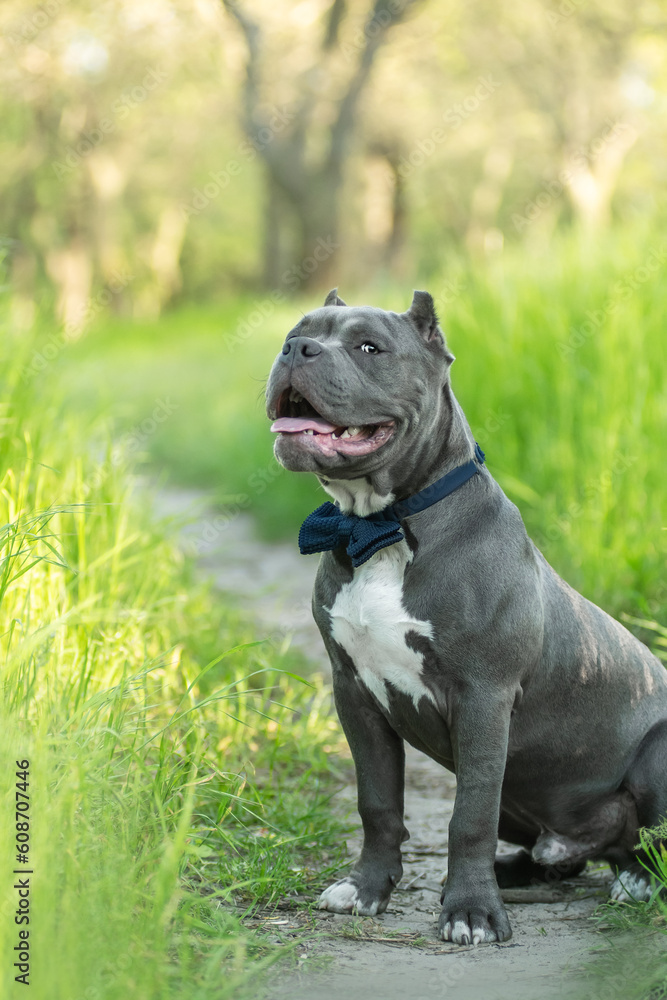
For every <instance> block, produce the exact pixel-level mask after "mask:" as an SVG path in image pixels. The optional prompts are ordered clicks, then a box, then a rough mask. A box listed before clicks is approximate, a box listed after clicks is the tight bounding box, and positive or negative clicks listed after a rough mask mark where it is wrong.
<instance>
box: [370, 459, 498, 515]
mask: <svg viewBox="0 0 667 1000" xmlns="http://www.w3.org/2000/svg"><path fill="white" fill-rule="evenodd" d="M477 462H479V464H480V465H483V464H484V452H483V451H482V449H481V448H480V446H479V445H478V444H477V442H475V458H471V459H470V461H469V462H465V464H464V465H457V466H456V468H455V469H452V471H451V472H448V473H447V475H445V476H442V478H441V479H437V480H436V481H435V482H434V483H431V485H430V486H426V487H425V488H424V489H423V490H420V491H419V493H414V494H413V495H412V496H411V497H408V498H407V500H399V501H398V502H397V503H394V504H392V505H391V507H385V509H384V510H382V511H380V512H379V513H380V514H386V515H387V520H391V521H402V520H403V518H404V517H409V516H410V514H418V513H419V512H420V511H422V510H426V508H427V507H432V506H433V504H434V503H438V501H439V500H444V498H445V497H446V496H449V494H450V493H453V492H454V491H455V490H458V488H459V486H463V484H464V483H467V482H468V480H469V479H471V478H472V477H473V476H474V475H475V474H476V473H477V471H478V467H477ZM374 516H375V515H374V514H371V515H370V517H374Z"/></svg>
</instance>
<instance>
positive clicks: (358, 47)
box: [223, 0, 418, 287]
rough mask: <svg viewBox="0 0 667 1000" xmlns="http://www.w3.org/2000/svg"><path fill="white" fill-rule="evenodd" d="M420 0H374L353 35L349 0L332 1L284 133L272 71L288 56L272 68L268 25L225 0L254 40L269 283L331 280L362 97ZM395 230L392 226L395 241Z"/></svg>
mask: <svg viewBox="0 0 667 1000" xmlns="http://www.w3.org/2000/svg"><path fill="white" fill-rule="evenodd" d="M417 2H418V0H375V2H374V3H373V5H372V7H371V9H370V10H369V12H368V15H367V17H366V20H365V23H364V25H363V28H361V29H359V28H357V30H356V32H355V34H354V35H352V36H351V37H348V36H346V35H344V32H343V31H342V27H343V21H344V19H345V17H346V14H347V6H348V5H347V0H333V2H332V3H331V4H330V6H329V8H328V11H327V12H326V15H325V17H324V23H323V26H322V31H321V41H320V43H319V45H318V46H316V47H315V51H314V52H313V54H312V61H311V63H310V65H308V66H306V67H305V68H300V70H299V73H298V80H297V81H296V85H297V90H298V95H299V96H298V99H297V100H296V101H295V103H294V104H293V106H292V107H291V109H290V111H289V119H290V121H289V124H288V125H287V126H286V127H285V128H283V129H281V130H280V132H277V131H276V130H274V129H272V126H271V120H270V119H269V118H268V117H267V111H266V92H267V91H270V90H271V88H272V86H274V85H275V79H272V77H273V78H275V75H276V73H279V74H281V76H283V77H284V75H285V74H286V72H287V67H288V66H290V65H291V60H290V58H289V53H283V57H282V58H281V59H280V61H279V62H278V63H277V64H276V63H274V64H273V65H272V66H270V67H269V65H268V64H269V60H268V59H267V58H266V56H265V52H264V44H263V42H264V38H263V35H264V32H263V30H262V27H261V26H260V24H259V23H258V21H257V20H256V19H255V18H252V17H251V16H250V15H249V14H248V12H247V10H246V9H245V7H244V6H243V4H242V3H241V2H239V0H223V3H224V6H225V8H226V9H227V11H228V12H229V13H230V14H231V16H232V17H234V18H235V19H236V21H237V22H238V24H239V25H240V27H241V29H242V31H243V35H244V37H245V41H246V45H247V53H248V55H247V68H246V77H245V85H244V100H243V127H244V129H245V132H246V135H247V136H248V139H249V140H250V142H251V143H252V144H253V146H254V147H255V149H257V150H258V152H259V154H260V156H261V157H262V159H263V161H264V163H265V166H266V174H267V190H266V194H265V216H264V282H265V284H266V285H267V287H276V286H277V285H279V284H281V283H283V284H287V285H288V286H291V287H297V286H298V285H303V286H307V285H308V284H310V283H315V284H317V285H326V284H327V282H328V281H329V280H330V279H329V273H330V272H332V271H333V269H334V268H335V267H336V264H337V261H336V257H337V254H336V250H337V249H338V247H339V235H340V193H341V187H342V183H343V179H344V169H345V164H346V161H347V159H348V156H349V153H350V144H351V138H352V134H353V132H354V129H355V127H356V125H357V121H358V111H359V102H360V98H361V95H362V92H363V91H364V89H365V87H366V86H367V85H368V82H369V78H370V74H371V70H372V67H373V64H374V62H375V59H376V56H377V53H378V50H379V49H380V47H381V46H382V45H383V44H384V43H385V42H386V39H387V35H388V33H389V31H390V29H391V28H392V27H394V26H395V25H397V24H398V23H399V22H400V21H402V20H403V18H404V17H405V15H406V13H407V11H408V9H409V8H411V7H413V6H415V5H416V3H417ZM344 64H347V65H348V66H349V67H350V71H349V72H348V73H347V75H344V72H342V70H343V66H344ZM345 69H347V67H345ZM334 94H337V97H334ZM332 101H333V102H334V103H335V110H334V111H333V113H331V110H330V106H331V104H332ZM327 104H328V105H329V110H328V109H327V107H326V105H327ZM269 113H270V112H269ZM274 114H275V113H274ZM312 130H317V131H319V132H322V133H323V134H322V135H320V136H319V137H318V139H317V143H318V155H316V156H314V155H312V146H313V142H312V140H310V141H309V133H310V132H311V131H312ZM309 153H310V155H309ZM295 235H296V238H294V237H295ZM396 236H397V234H396V232H395V233H394V239H395V238H396ZM318 250H319V251H320V252H319V253H318ZM320 258H321V260H320ZM310 261H314V262H315V263H317V264H318V265H319V266H318V267H317V269H316V270H315V269H313V270H310V267H309V262H310ZM286 274H287V275H288V277H287V279H285V275H286Z"/></svg>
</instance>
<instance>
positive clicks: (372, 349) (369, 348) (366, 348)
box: [359, 340, 380, 354]
mask: <svg viewBox="0 0 667 1000" xmlns="http://www.w3.org/2000/svg"><path fill="white" fill-rule="evenodd" d="M359 350H360V351H363V352H364V354H379V353H380V349H379V348H378V347H376V346H375V344H371V343H369V341H367V340H366V341H364V343H363V344H362V345H361V347H360V348H359Z"/></svg>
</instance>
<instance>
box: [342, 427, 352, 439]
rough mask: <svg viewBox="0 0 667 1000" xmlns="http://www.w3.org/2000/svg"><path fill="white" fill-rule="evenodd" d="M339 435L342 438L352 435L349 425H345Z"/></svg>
mask: <svg viewBox="0 0 667 1000" xmlns="http://www.w3.org/2000/svg"><path fill="white" fill-rule="evenodd" d="M341 437H342V438H349V437H352V435H351V434H350V428H349V427H346V428H345V430H344V431H343V433H342V434H341Z"/></svg>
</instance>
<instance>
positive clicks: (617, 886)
mask: <svg viewBox="0 0 667 1000" xmlns="http://www.w3.org/2000/svg"><path fill="white" fill-rule="evenodd" d="M654 888H655V886H654V884H653V883H652V882H651V879H650V878H649V877H648V875H638V874H637V873H636V872H630V871H624V872H620V874H619V876H618V878H615V879H614V881H613V882H612V884H611V889H610V890H609V897H610V899H614V900H616V902H617V903H629V902H632V901H633V900H634V901H636V902H637V901H638V902H644V901H645V900H647V899H650V898H651V896H652V895H653V890H654Z"/></svg>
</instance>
